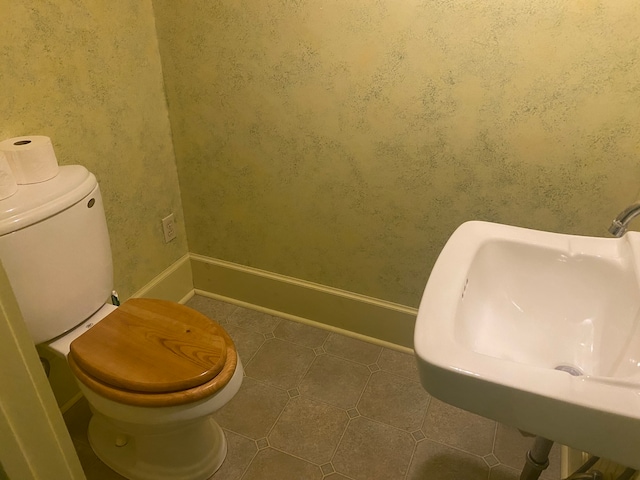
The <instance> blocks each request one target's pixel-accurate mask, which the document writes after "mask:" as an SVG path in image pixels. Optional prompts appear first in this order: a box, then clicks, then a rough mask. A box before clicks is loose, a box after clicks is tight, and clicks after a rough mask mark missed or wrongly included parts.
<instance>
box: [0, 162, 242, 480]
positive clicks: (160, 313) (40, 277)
mask: <svg viewBox="0 0 640 480" xmlns="http://www.w3.org/2000/svg"><path fill="white" fill-rule="evenodd" d="M0 261H1V262H2V264H3V266H4V269H5V271H6V274H7V277H8V278H9V282H10V283H11V287H12V289H13V292H14V295H15V298H16V300H17V301H18V305H19V306H20V310H21V313H22V316H23V318H24V321H25V324H26V326H27V329H28V331H29V333H30V334H31V337H32V339H33V342H34V343H35V344H39V345H45V346H47V347H48V348H50V349H52V350H53V351H54V352H57V353H58V354H60V355H62V356H64V357H66V358H67V360H68V364H69V366H70V368H71V370H72V372H73V374H74V375H75V377H76V379H77V381H78V384H79V386H80V390H81V391H82V393H83V394H84V396H85V397H86V398H87V400H88V402H89V405H90V407H91V410H92V412H93V417H92V418H91V421H90V424H89V432H88V436H89V441H90V443H91V447H92V448H93V450H94V451H95V453H96V455H97V456H98V457H99V458H100V459H101V460H102V461H103V462H104V463H105V464H107V465H108V466H109V467H111V468H112V469H113V470H115V471H116V472H118V473H120V474H121V475H122V476H124V477H126V478H128V479H131V480H152V479H153V480H165V479H166V480H169V479H171V480H174V479H181V480H203V479H206V478H209V477H210V476H211V475H212V474H213V473H214V472H215V471H216V470H217V469H218V468H219V467H220V465H221V464H222V462H223V460H224V458H225V454H226V449H227V444H226V440H225V437H224V433H223V432H222V430H221V428H220V427H219V426H218V425H217V424H216V423H215V422H214V421H213V419H212V416H211V414H212V413H213V412H215V411H216V410H218V409H219V408H220V407H222V406H223V405H224V404H225V403H227V402H228V401H229V400H230V399H231V398H232V397H233V395H235V393H236V392H237V391H238V389H239V388H240V384H241V383H242V377H243V369H242V364H241V363H240V359H239V358H238V355H237V352H236V350H235V346H234V344H233V341H232V340H231V338H230V337H229V335H228V334H227V333H226V332H225V331H224V329H223V328H222V327H221V326H220V325H218V324H217V323H216V322H215V321H214V320H211V319H209V318H207V317H206V316H204V315H202V314H200V313H199V312H197V311H195V310H193V309H190V308H188V307H185V306H184V305H180V304H178V303H174V302H168V301H163V300H150V299H139V298H136V299H130V300H128V301H127V302H125V303H123V304H122V305H121V306H120V307H118V308H116V307H115V306H113V305H110V304H107V303H106V302H107V300H108V299H109V298H110V297H111V292H112V288H113V267H112V262H111V248H110V241H109V233H108V230H107V223H106V218H105V215H104V208H103V205H102V196H101V194H100V187H99V186H98V183H97V181H96V178H95V176H94V175H93V174H91V173H90V172H89V171H88V170H87V169H86V168H84V167H82V166H79V165H68V166H61V167H60V168H59V172H58V175H56V176H55V177H53V178H52V179H50V180H47V181H44V182H40V183H37V184H28V185H20V186H19V187H18V191H17V192H16V193H15V194H14V195H12V196H11V197H9V198H6V199H3V200H0Z"/></svg>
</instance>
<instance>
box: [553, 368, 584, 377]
mask: <svg viewBox="0 0 640 480" xmlns="http://www.w3.org/2000/svg"><path fill="white" fill-rule="evenodd" d="M554 370H560V371H561V372H567V373H568V374H569V375H573V376H574V377H579V376H581V375H584V374H583V373H582V370H580V369H579V368H578V367H574V366H573V365H558V366H557V367H555V368H554Z"/></svg>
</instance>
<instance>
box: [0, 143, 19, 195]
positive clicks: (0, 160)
mask: <svg viewBox="0 0 640 480" xmlns="http://www.w3.org/2000/svg"><path fill="white" fill-rule="evenodd" d="M17 191H18V184H17V183H16V179H15V178H14V176H13V172H12V171H11V167H9V162H7V157H6V156H5V154H4V153H2V152H0V200H4V199H5V198H9V197H10V196H11V195H13V194H14V193H16V192H17Z"/></svg>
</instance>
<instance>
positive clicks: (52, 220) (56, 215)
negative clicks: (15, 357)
mask: <svg viewBox="0 0 640 480" xmlns="http://www.w3.org/2000/svg"><path fill="white" fill-rule="evenodd" d="M0 261H2V264H3V266H4V269H5V271H6V272H7V276H8V277H9V281H10V283H11V286H12V288H13V293H14V294H15V296H16V299H17V300H18V304H19V306H20V310H21V311H22V315H23V317H24V320H25V322H26V324H27V327H28V329H29V332H30V333H31V336H32V337H33V340H34V342H35V343H36V344H38V343H43V342H46V341H48V340H51V339H52V338H55V337H57V336H59V335H61V334H63V333H64V332H66V331H68V330H70V329H72V328H73V327H75V326H76V325H78V324H79V323H81V322H82V321H83V320H85V319H86V318H88V317H89V316H91V315H92V314H93V313H94V312H96V311H97V310H98V309H99V308H100V307H102V306H103V305H104V304H105V302H106V301H107V300H108V298H109V297H110V295H111V290H112V288H113V267H112V263H111V247H110V245H109V233H108V230H107V223H106V219H105V216H104V209H103V206H102V196H101V195H100V188H99V186H98V182H97V181H96V178H95V176H94V175H93V174H92V173H90V172H89V171H88V170H87V169H86V168H84V167H82V166H80V165H71V166H62V167H60V170H59V173H58V175H57V176H55V177H54V178H52V179H51V180H47V181H46V182H41V183H35V184H30V185H20V186H19V187H18V192H16V193H15V194H14V195H13V196H11V197H9V198H7V199H4V200H0Z"/></svg>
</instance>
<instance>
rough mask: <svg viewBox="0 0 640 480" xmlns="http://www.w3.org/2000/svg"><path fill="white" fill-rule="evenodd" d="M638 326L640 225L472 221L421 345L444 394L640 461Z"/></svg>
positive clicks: (427, 384) (424, 309)
mask: <svg viewBox="0 0 640 480" xmlns="http://www.w3.org/2000/svg"><path fill="white" fill-rule="evenodd" d="M639 324H640V233H636V232H629V233H627V234H626V235H625V236H624V237H622V238H595V237H580V236H574V235H562V234H555V233H548V232H541V231H535V230H528V229H523V228H517V227H510V226H506V225H498V224H493V223H487V222H468V223H465V224H463V225H461V226H460V227H459V228H458V229H457V230H456V231H455V232H454V234H453V235H452V236H451V238H450V239H449V241H448V242H447V244H446V245H445V247H444V249H443V250H442V252H441V254H440V256H439V257H438V260H437V262H436V264H435V266H434V268H433V271H432V273H431V276H430V278H429V281H428V283H427V286H426V288H425V292H424V295H423V297H422V301H421V303H420V308H419V311H418V318H417V322H416V328H415V338H414V343H415V345H414V348H415V352H416V355H417V358H418V366H419V369H420V375H421V380H422V384H423V386H424V388H425V389H426V390H427V391H429V392H430V393H431V394H432V395H434V396H435V397H437V398H440V399H441V400H443V401H445V402H447V403H450V404H452V405H456V406H458V407H461V408H464V409H466V410H469V411H471V412H474V413H478V414H480V415H483V416H485V417H488V418H492V419H494V420H497V421H499V422H502V423H505V424H508V425H511V426H514V427H517V428H520V429H522V430H525V431H528V432H531V433H533V434H536V435H540V436H543V437H545V438H548V439H550V440H554V441H556V442H559V443H562V444H564V445H568V446H571V447H574V448H577V449H581V450H584V451H587V452H590V453H593V454H596V455H600V456H602V457H604V458H608V459H610V460H613V461H615V462H618V463H620V464H622V465H626V466H629V467H634V468H640V325H639ZM558 368H561V369H562V370H558ZM563 370H564V371H563ZM574 375H578V376H574Z"/></svg>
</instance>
